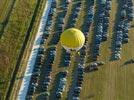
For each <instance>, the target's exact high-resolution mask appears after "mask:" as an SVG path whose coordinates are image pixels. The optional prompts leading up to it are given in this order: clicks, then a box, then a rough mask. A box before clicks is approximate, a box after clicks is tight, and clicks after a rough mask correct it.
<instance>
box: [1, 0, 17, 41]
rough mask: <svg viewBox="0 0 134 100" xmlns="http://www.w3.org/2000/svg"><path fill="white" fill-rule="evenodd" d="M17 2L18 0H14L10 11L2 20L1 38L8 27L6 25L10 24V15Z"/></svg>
mask: <svg viewBox="0 0 134 100" xmlns="http://www.w3.org/2000/svg"><path fill="white" fill-rule="evenodd" d="M8 2H9V1H8ZM15 2H16V0H13V1H12V4H11V6H10V8H9V11H8V12H7V15H6V17H5V19H4V21H3V22H2V27H1V28H0V39H1V37H2V35H3V33H4V29H5V28H6V26H7V24H8V21H9V18H10V15H11V13H12V10H13V7H14V5H15Z"/></svg>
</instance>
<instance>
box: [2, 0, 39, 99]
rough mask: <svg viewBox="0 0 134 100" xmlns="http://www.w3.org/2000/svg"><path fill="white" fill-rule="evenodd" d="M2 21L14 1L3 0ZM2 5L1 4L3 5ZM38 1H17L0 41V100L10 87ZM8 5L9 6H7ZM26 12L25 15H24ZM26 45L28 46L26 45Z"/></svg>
mask: <svg viewBox="0 0 134 100" xmlns="http://www.w3.org/2000/svg"><path fill="white" fill-rule="evenodd" d="M0 2H1V3H2V6H3V7H2V6H0V7H1V9H0V12H1V13H2V11H3V10H4V11H3V13H2V15H1V16H0V20H1V21H2V20H4V18H6V14H5V13H6V12H8V10H7V9H8V5H10V3H11V2H13V0H10V1H8V0H2V1H0ZM1 3H0V4H1ZM36 4H37V0H34V1H33V0H28V1H27V0H16V2H15V4H14V8H13V10H12V12H11V14H10V18H9V21H8V24H7V26H6V27H5V29H4V33H3V34H2V37H1V39H0V66H2V67H1V68H0V99H1V100H4V99H5V96H6V92H7V90H8V87H9V83H10V80H11V78H12V73H13V72H14V68H15V66H16V62H17V59H18V56H19V53H20V50H21V47H22V45H23V41H24V39H25V36H26V34H27V33H26V32H27V30H28V28H29V24H30V21H31V19H32V17H33V12H34V10H35V7H36ZM6 5H7V6H6ZM24 12H25V13H24ZM25 45H26V44H25Z"/></svg>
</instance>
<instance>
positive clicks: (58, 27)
mask: <svg viewBox="0 0 134 100" xmlns="http://www.w3.org/2000/svg"><path fill="white" fill-rule="evenodd" d="M68 4H69V2H68V0H63V1H62V4H61V5H60V12H58V13H57V14H58V16H57V17H56V22H55V24H54V26H55V33H54V35H53V38H52V39H51V41H50V44H54V45H56V44H57V43H58V42H59V40H60V35H61V33H62V32H63V29H64V23H65V21H64V18H65V16H66V14H67V9H68Z"/></svg>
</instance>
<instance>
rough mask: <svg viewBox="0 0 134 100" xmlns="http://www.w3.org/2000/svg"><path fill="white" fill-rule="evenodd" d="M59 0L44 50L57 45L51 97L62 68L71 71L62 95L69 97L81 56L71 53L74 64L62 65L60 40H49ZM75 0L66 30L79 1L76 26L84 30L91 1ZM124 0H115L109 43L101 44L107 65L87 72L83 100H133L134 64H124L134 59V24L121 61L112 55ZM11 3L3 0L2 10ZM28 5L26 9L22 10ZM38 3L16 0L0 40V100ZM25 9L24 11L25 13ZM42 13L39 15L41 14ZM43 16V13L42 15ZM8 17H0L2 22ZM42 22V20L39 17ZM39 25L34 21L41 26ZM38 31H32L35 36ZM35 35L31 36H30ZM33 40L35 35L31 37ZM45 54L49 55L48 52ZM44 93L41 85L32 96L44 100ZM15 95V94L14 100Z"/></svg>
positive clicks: (65, 98) (19, 75)
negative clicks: (114, 37) (114, 58)
mask: <svg viewBox="0 0 134 100" xmlns="http://www.w3.org/2000/svg"><path fill="white" fill-rule="evenodd" d="M56 1H57V8H56V13H54V16H53V26H52V31H51V35H50V36H49V37H48V39H47V43H46V44H45V45H44V47H45V49H48V48H50V47H56V56H55V59H54V63H53V70H52V83H51V85H50V87H49V92H50V100H54V93H55V88H56V84H57V77H58V75H59V74H58V73H59V72H60V71H63V70H68V72H69V73H68V77H67V85H66V90H65V92H64V93H63V98H62V99H61V100H68V96H69V95H70V94H71V91H72V90H71V89H72V88H73V82H74V81H75V71H76V68H77V67H76V66H77V64H78V63H79V62H78V61H79V60H78V59H79V58H80V56H79V55H77V53H74V52H71V55H72V56H71V64H70V66H69V67H66V68H65V67H64V66H62V64H61V61H62V55H63V49H62V47H61V45H60V43H58V44H57V45H53V44H51V43H50V41H51V40H52V39H53V37H54V34H55V33H56V24H55V23H56V20H57V19H58V17H59V15H60V14H61V12H62V10H61V8H60V6H61V4H62V2H63V0H56ZM72 1H73V2H72V3H70V4H69V7H68V11H67V15H66V16H65V24H64V29H66V28H68V27H69V26H70V23H71V21H70V20H71V19H70V16H71V14H73V9H74V7H75V4H76V2H78V1H81V2H82V6H81V10H80V12H79V16H78V19H77V21H76V23H75V27H76V28H78V29H80V30H82V29H83V25H84V22H85V21H86V20H85V16H86V13H87V12H86V11H87V9H88V7H89V6H88V3H89V0H72ZM95 1H96V2H95V7H94V9H95V14H94V16H97V15H98V13H97V11H96V10H97V8H98V5H97V0H95ZM1 2H2V3H3V4H5V5H6V6H4V7H2V6H1ZM121 2H122V0H112V9H111V15H110V26H109V30H108V34H109V37H108V40H107V41H106V42H103V43H102V46H101V49H100V51H101V55H100V56H99V60H100V61H104V62H105V65H103V66H102V68H100V69H99V70H98V71H94V72H87V73H85V74H84V82H83V85H82V91H81V94H80V99H81V100H133V99H134V92H133V90H134V85H133V84H134V80H133V77H134V67H133V64H128V65H124V63H125V62H126V61H127V60H129V59H131V58H134V52H133V49H134V45H133V43H134V34H133V33H134V27H131V28H130V31H129V37H130V41H129V43H127V44H124V45H123V47H122V50H121V51H122V53H121V57H122V59H121V60H117V61H112V60H111V59H110V58H111V51H112V43H113V35H114V34H115V26H116V24H117V23H118V19H119V13H120V7H121V4H122V3H121ZM8 3H10V2H7V0H3V1H2V0H0V12H1V13H2V10H1V9H2V8H3V9H5V10H7V9H8V6H9V4H8ZM24 6H25V8H24V9H22V8H23V7H24ZM35 6H36V1H33V0H16V2H15V6H14V9H13V11H12V13H11V16H10V19H9V23H8V24H7V27H6V29H5V32H4V34H3V36H2V38H1V40H0V66H2V67H1V68H0V99H2V100H3V98H4V95H5V93H6V89H7V88H8V87H7V86H8V84H9V81H10V78H11V75H12V74H11V73H12V72H13V70H14V66H15V64H16V61H17V57H18V54H19V50H20V48H21V46H22V43H23V40H24V38H25V35H26V30H27V28H28V23H30V20H29V19H31V17H32V13H33V11H34V8H35ZM22 12H25V13H22ZM2 15H3V16H5V14H4V13H2ZM38 16H39V15H38ZM40 16H41V15H40ZM3 18H5V17H1V16H0V22H1V21H2V20H3ZM96 20H97V19H96V18H94V22H93V24H92V25H91V27H90V32H89V35H88V39H87V40H88V41H87V43H86V45H87V49H86V56H85V65H86V66H88V65H89V63H91V58H90V55H91V51H90V48H92V45H91V43H92V39H93V37H94V34H95V27H96V25H97V22H96ZM38 24H39V20H38ZM38 24H35V25H37V26H38ZM131 24H132V26H134V21H133V22H132V23H131ZM37 26H34V27H35V29H37ZM35 33H36V31H34V32H33V34H34V35H35ZM31 38H32V36H31ZM32 40H33V38H32ZM29 46H30V47H31V46H32V43H31V44H29ZM27 48H28V50H29V51H27V52H26V53H25V57H23V61H22V62H23V63H22V65H21V66H20V67H22V68H21V69H19V72H20V73H21V74H20V73H18V76H17V77H21V76H22V73H24V69H25V66H26V62H27V60H28V56H29V53H30V48H29V47H27ZM45 55H46V54H45ZM45 59H47V58H45ZM44 70H45V67H42V69H41V77H40V79H39V83H41V82H42V81H43V77H44ZM20 83H21V79H20V80H18V81H17V83H16V84H17V85H15V86H17V88H14V90H13V93H15V95H13V96H16V94H17V92H18V91H19V90H17V89H19V85H20ZM43 93H44V92H42V90H41V86H39V87H38V88H37V91H36V92H35V94H34V96H33V100H42V99H41V96H42V94H43ZM14 99H15V97H12V100H14Z"/></svg>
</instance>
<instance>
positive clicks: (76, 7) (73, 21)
mask: <svg viewBox="0 0 134 100" xmlns="http://www.w3.org/2000/svg"><path fill="white" fill-rule="evenodd" d="M80 9H81V1H80V0H78V1H77V2H76V3H75V4H74V7H73V9H72V13H71V15H70V17H69V23H68V25H67V28H72V27H75V24H76V21H77V18H78V15H79V12H80Z"/></svg>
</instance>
